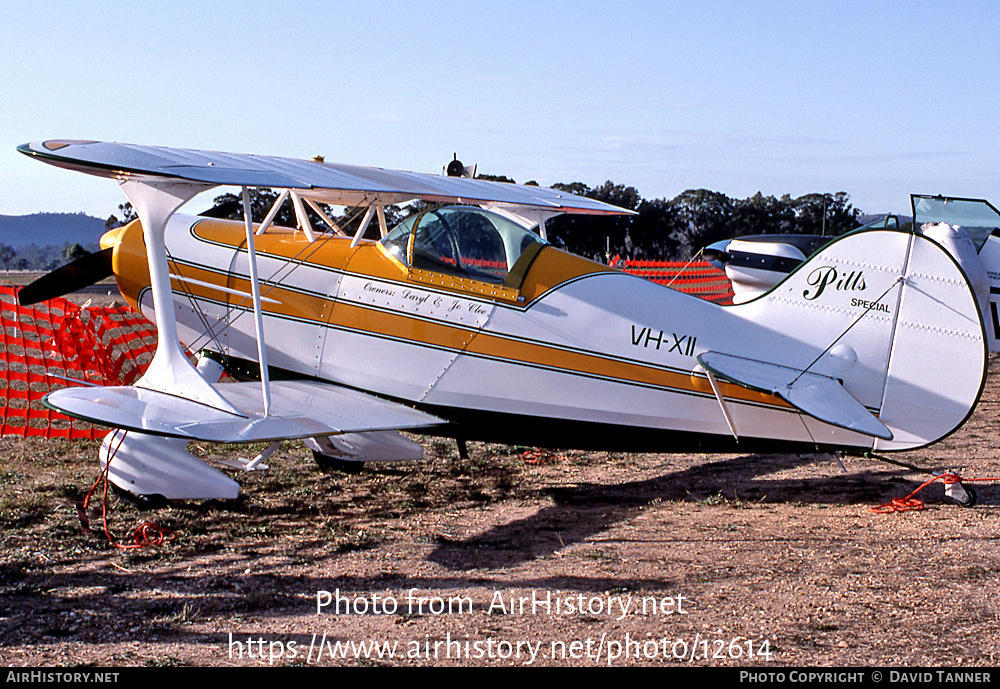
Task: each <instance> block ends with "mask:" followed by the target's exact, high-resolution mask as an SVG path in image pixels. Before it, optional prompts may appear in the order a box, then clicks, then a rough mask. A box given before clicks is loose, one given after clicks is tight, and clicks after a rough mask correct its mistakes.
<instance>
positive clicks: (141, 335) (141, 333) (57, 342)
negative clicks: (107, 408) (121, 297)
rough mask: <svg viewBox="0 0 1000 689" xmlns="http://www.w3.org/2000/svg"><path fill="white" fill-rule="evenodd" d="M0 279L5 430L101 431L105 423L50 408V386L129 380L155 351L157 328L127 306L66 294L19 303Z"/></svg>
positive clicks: (1, 420)
mask: <svg viewBox="0 0 1000 689" xmlns="http://www.w3.org/2000/svg"><path fill="white" fill-rule="evenodd" d="M15 294H16V288H15V287H13V286H10V285H0V327H2V330H0V412H2V413H0V435H20V436H44V437H47V438H100V437H103V436H104V435H105V434H106V433H107V429H103V428H100V427H95V426H93V425H92V424H89V423H85V422H83V421H79V420H75V419H70V418H69V417H67V416H65V415H63V414H59V413H58V412H55V411H52V410H51V409H49V408H47V407H46V406H45V405H44V404H42V397H44V396H45V395H46V394H47V393H49V392H51V391H53V390H58V389H59V388H64V387H68V386H73V385H86V384H90V385H129V384H131V383H133V382H134V381H135V380H137V379H138V378H139V376H140V375H142V372H143V371H144V370H145V367H146V365H147V364H148V363H149V361H150V360H151V359H152V358H153V354H154V353H155V352H156V328H155V326H154V325H153V324H151V323H150V322H149V321H147V320H146V319H145V318H144V317H143V316H141V315H140V314H138V313H136V312H135V311H133V310H132V309H131V308H129V307H127V306H113V307H86V308H84V307H81V306H77V305H76V304H74V303H72V302H69V301H67V300H65V299H52V300H50V301H48V302H46V303H44V304H37V305H35V306H18V304H17V298H16V296H15Z"/></svg>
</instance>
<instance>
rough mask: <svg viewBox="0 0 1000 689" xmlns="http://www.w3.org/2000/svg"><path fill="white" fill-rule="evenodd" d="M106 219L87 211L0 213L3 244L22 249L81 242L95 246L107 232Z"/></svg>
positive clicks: (87, 246) (1, 242) (0, 235)
mask: <svg viewBox="0 0 1000 689" xmlns="http://www.w3.org/2000/svg"><path fill="white" fill-rule="evenodd" d="M104 232H105V227H104V221H103V220H101V219H100V218H94V217H91V216H89V215H85V214H84V213H35V214H33V215H0V244H7V245H9V246H12V247H14V248H15V249H20V248H22V247H25V246H29V245H31V244H35V245H37V246H45V245H54V246H63V245H65V244H80V245H81V246H83V247H85V248H88V249H93V248H94V247H96V246H97V244H98V242H99V241H100V239H101V235H102V234H104Z"/></svg>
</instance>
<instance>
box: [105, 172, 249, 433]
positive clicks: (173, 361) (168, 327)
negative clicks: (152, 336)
mask: <svg viewBox="0 0 1000 689" xmlns="http://www.w3.org/2000/svg"><path fill="white" fill-rule="evenodd" d="M211 186H213V185H204V184H194V183H191V182H168V181H162V182H152V181H146V180H143V181H135V180H129V179H126V180H124V181H122V182H121V188H122V191H123V192H124V193H125V196H127V197H128V199H129V201H131V203H132V207H133V208H134V209H135V212H136V214H137V215H138V216H139V221H140V222H141V223H142V235H143V238H144V239H145V242H146V259H147V261H148V263H149V280H150V285H151V287H152V288H153V309H154V311H155V314H156V335H157V343H156V354H155V355H154V356H153V360H152V361H151V362H150V363H149V368H147V369H146V373H145V374H144V375H143V376H142V378H141V379H140V380H139V381H138V382H137V383H136V387H141V388H148V389H152V390H158V391H161V392H162V391H171V392H173V393H174V394H176V395H179V396H182V397H186V398H188V399H190V400H192V401H195V402H200V403H201V404H205V405H208V406H209V407H212V408H214V409H218V410H221V411H225V412H228V413H230V414H234V415H237V416H241V417H242V416H244V414H243V413H241V412H240V411H239V410H238V409H237V408H236V407H234V406H233V405H232V404H230V403H229V402H228V401H227V400H226V399H225V398H224V397H223V396H222V395H220V394H219V393H218V392H217V391H216V390H215V389H214V388H213V387H212V386H211V385H209V384H208V383H207V382H206V381H205V379H204V378H202V377H201V374H199V373H198V371H196V370H195V368H194V366H193V365H192V364H191V362H190V361H188V358H187V355H186V354H185V353H184V350H183V349H181V344H180V339H179V338H178V336H177V318H176V316H175V314H174V300H173V294H172V293H171V290H170V270H169V266H168V263H167V248H166V242H165V238H164V235H165V230H166V226H167V221H168V220H170V217H171V216H172V215H173V214H174V212H175V211H176V210H177V209H178V208H180V207H181V206H182V205H184V204H185V203H187V202H188V201H190V200H191V199H192V198H194V197H195V196H196V195H197V194H199V193H200V192H202V191H204V190H205V189H208V188H211Z"/></svg>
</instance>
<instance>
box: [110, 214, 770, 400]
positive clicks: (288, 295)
mask: <svg viewBox="0 0 1000 689" xmlns="http://www.w3.org/2000/svg"><path fill="white" fill-rule="evenodd" d="M135 226H136V227H135V229H136V230H137V231H128V230H127V231H124V232H122V233H120V234H119V236H118V238H117V239H118V241H117V243H116V248H115V258H114V268H115V273H116V275H117V276H118V281H119V288H120V289H121V291H122V294H123V295H124V296H125V298H126V299H127V300H128V301H129V302H130V303H131V304H132V305H133V306H134V307H135V306H137V300H138V296H139V294H140V292H141V290H142V289H144V288H145V287H148V285H149V276H148V268H147V266H146V257H145V247H144V245H143V243H142V233H141V228H138V223H135ZM130 227H131V226H130ZM191 233H192V235H194V236H195V237H197V238H198V239H200V240H201V241H205V242H209V243H211V244H215V245H217V246H222V247H226V248H229V249H231V250H232V251H233V252H234V253H235V252H236V251H245V250H246V249H245V247H246V235H245V233H244V229H243V225H242V224H241V223H236V222H228V221H219V220H208V219H206V220H199V221H197V222H196V223H195V224H194V225H193V226H192V228H191ZM255 247H256V251H257V253H258V255H259V256H263V257H270V258H278V259H282V260H284V261H287V262H296V263H301V264H302V265H303V266H308V267H310V268H318V269H322V270H326V271H330V272H331V273H339V274H343V275H355V276H360V277H364V278H371V279H374V280H384V281H387V282H392V283H398V284H402V285H408V286H411V287H413V288H416V289H422V290H432V291H441V292H446V293H451V294H455V295H461V296H462V297H464V298H466V299H472V300H480V301H483V302H486V303H497V304H499V305H500V306H498V308H517V309H524V308H530V304H531V303H532V301H534V300H536V299H538V298H540V297H541V296H542V295H544V294H545V293H546V292H548V291H550V290H553V289H556V288H558V287H559V286H560V285H562V284H564V283H566V282H568V281H570V280H575V279H579V278H581V277H586V276H589V275H597V274H600V273H609V272H614V271H612V270H611V269H609V268H606V267H605V266H601V265H599V264H596V263H594V262H592V261H588V260H586V259H583V258H580V257H578V256H574V255H572V254H569V253H566V252H563V251H560V250H558V249H555V248H553V247H547V248H546V249H545V250H543V251H541V252H540V253H539V254H538V257H537V258H536V259H535V262H534V264H533V265H532V266H531V268H530V269H529V271H528V273H527V275H526V276H525V279H524V283H523V284H522V287H521V290H520V292H519V293H518V292H517V291H514V290H510V292H512V293H513V294H509V293H504V294H502V295H500V296H496V297H493V298H488V297H486V296H484V294H483V292H482V291H481V290H479V289H476V290H472V289H469V288H468V285H465V284H464V283H469V282H472V281H470V280H463V279H460V278H459V279H455V280H451V281H449V280H443V281H442V282H441V284H435V285H433V286H431V285H428V283H427V282H426V281H422V280H413V279H412V278H411V276H410V274H409V273H408V272H407V271H406V269H405V267H403V266H401V265H400V264H398V263H396V262H395V261H393V260H391V258H390V257H389V256H387V255H386V254H385V253H383V252H382V251H381V250H380V249H379V247H378V245H377V243H375V242H370V241H363V242H362V243H360V244H359V245H358V246H357V247H355V248H352V247H350V240H349V239H347V238H343V237H337V236H331V235H321V236H320V237H319V238H317V241H316V242H314V243H309V242H308V241H307V240H306V239H305V236H304V235H303V234H302V233H301V232H295V231H294V230H290V229H287V228H274V229H271V230H268V232H266V233H265V234H263V235H259V236H257V237H256V238H255ZM170 270H171V272H172V273H174V274H175V275H179V276H181V277H184V278H191V279H193V280H197V281H198V282H201V283H214V284H218V285H220V286H225V287H226V288H228V289H230V290H237V291H240V292H245V293H247V294H249V292H250V281H249V279H247V278H243V277H239V276H236V275H233V274H231V273H229V272H228V271H225V270H219V269H216V268H211V267H209V266H205V265H199V264H196V263H195V262H193V261H187V260H185V261H181V260H176V261H173V260H172V261H171V262H170ZM262 277H263V278H265V279H266V276H262ZM171 287H172V289H173V290H174V292H175V293H177V294H182V295H189V296H191V297H193V298H196V299H204V300H208V301H212V302H216V303H224V304H227V305H228V306H230V307H232V308H235V309H246V310H250V309H252V306H251V304H250V300H249V299H247V298H244V297H240V296H238V295H233V294H230V293H227V292H223V291H221V290H215V289H212V288H211V287H208V286H206V285H201V284H196V283H193V282H187V281H184V280H176V279H175V280H171ZM487 287H489V288H495V287H496V286H495V285H488V286H487ZM483 289H486V288H483ZM261 292H262V294H263V295H264V296H266V297H268V299H273V300H275V301H276V302H277V303H265V304H264V305H263V308H264V312H265V313H266V314H268V315H271V316H275V317H279V318H289V319H294V320H298V321H303V322H307V323H311V324H314V325H316V326H319V327H334V328H340V329H344V330H348V331H353V332H359V333H363V334H366V335H370V336H374V337H391V338H393V339H397V340H400V341H404V342H407V343H409V344H413V345H417V346H429V347H435V348H439V349H446V350H449V351H454V352H462V353H465V354H467V355H470V356H477V357H486V358H490V359H494V360H498V361H504V362H508V363H511V364H519V365H528V366H535V367H540V368H545V369H549V370H555V371H564V372H567V373H573V374H582V375H587V376H593V377H598V378H604V379H607V380H613V381H617V382H622V383H626V384H637V385H643V386H653V387H657V388H663V389H666V390H672V391H676V392H682V393H694V394H698V395H712V390H711V387H710V385H709V383H708V380H707V379H706V378H704V377H701V376H694V375H692V374H691V373H689V372H685V371H677V370H670V369H666V368H662V367H656V366H651V365H648V364H644V363H638V362H634V361H630V360H627V359H623V358H620V357H613V356H608V355H602V354H599V353H596V352H588V351H581V350H574V349H569V348H565V347H560V346H557V345H552V344H543V343H540V342H535V341H530V340H525V339H523V338H517V337H514V336H508V335H504V334H501V333H495V332H489V331H482V330H479V329H477V328H476V327H475V326H473V325H468V326H461V325H455V324H447V323H442V322H440V321H436V320H434V319H431V318H427V317H420V316H416V315H413V314H407V313H403V312H400V311H397V310H393V309H390V308H386V307H381V308H379V307H375V306H372V305H369V304H359V303H355V302H351V301H345V300H343V299H340V300H335V299H334V298H331V297H329V296H327V295H320V294H310V293H308V292H306V291H303V290H300V289H296V288H294V287H289V286H285V285H274V284H266V283H265V284H262V285H261ZM517 296H520V297H521V299H517ZM720 388H721V392H722V394H723V395H724V396H725V397H726V398H729V399H733V400H739V401H745V402H750V403H755V404H765V405H768V406H774V407H781V408H789V405H788V404H787V403H785V402H784V400H781V399H780V398H778V397H775V396H773V395H770V394H767V393H762V392H758V391H755V390H749V389H747V388H744V387H742V386H738V385H735V384H731V383H725V382H723V381H720Z"/></svg>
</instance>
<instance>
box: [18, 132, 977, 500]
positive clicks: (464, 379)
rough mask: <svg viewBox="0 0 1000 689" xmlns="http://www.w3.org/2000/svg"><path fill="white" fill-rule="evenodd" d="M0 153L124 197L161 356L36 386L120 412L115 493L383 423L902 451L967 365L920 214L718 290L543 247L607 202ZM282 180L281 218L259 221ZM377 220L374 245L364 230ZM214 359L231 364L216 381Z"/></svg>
mask: <svg viewBox="0 0 1000 689" xmlns="http://www.w3.org/2000/svg"><path fill="white" fill-rule="evenodd" d="M19 150H20V151H21V152H23V153H25V154H27V155H29V156H32V157H35V158H38V159H39V160H42V161H44V162H47V163H51V164H53V165H56V166H59V167H64V168H69V169H72V170H77V171H81V172H86V173H89V174H94V175H99V176H104V177H108V178H111V179H114V180H116V181H117V182H118V183H119V184H120V186H121V188H122V190H123V191H124V193H125V195H126V196H127V197H128V199H129V201H130V202H131V203H132V206H133V207H134V209H135V210H136V212H137V214H138V217H139V220H138V221H137V222H133V223H131V224H129V225H126V226H125V227H123V228H120V229H117V230H113V231H111V232H109V233H108V234H107V235H106V236H105V237H104V239H103V241H102V245H103V246H104V247H105V249H106V251H107V252H108V253H110V254H111V256H112V262H111V263H112V268H113V272H114V274H115V276H116V277H117V281H118V285H119V288H120V290H121V293H122V294H123V295H124V297H125V298H126V299H127V300H128V301H129V302H130V303H131V304H132V305H134V306H135V307H136V308H138V309H140V310H141V311H142V312H143V313H145V314H147V315H148V316H150V317H151V318H155V322H156V326H157V331H158V338H159V339H158V347H157V352H156V356H155V357H154V359H153V361H152V362H151V364H150V366H149V368H148V370H147V372H146V373H145V375H144V376H143V377H142V379H141V380H140V381H138V383H137V384H136V385H135V386H132V387H105V388H100V387H89V388H68V389H64V390H59V391H56V392H53V393H50V394H49V395H48V396H47V398H46V404H48V405H49V406H51V407H52V408H54V409H57V410H58V411H61V412H64V413H66V414H68V415H70V416H73V417H77V418H81V419H86V420H89V421H93V422H96V423H99V424H104V425H108V426H111V427H114V428H116V429H120V430H118V431H115V432H112V433H111V434H109V436H108V437H107V438H106V439H105V441H104V444H103V446H102V461H104V462H107V461H108V459H109V457H111V456H113V457H114V461H113V462H112V464H111V466H110V477H111V480H112V481H113V482H114V483H115V484H116V485H117V486H119V487H120V488H122V489H124V490H127V491H129V492H131V493H133V494H136V495H147V496H148V495H161V496H163V497H165V498H168V499H189V498H234V497H236V496H237V494H238V492H239V486H238V484H237V483H236V482H235V481H233V480H232V479H230V478H229V477H228V476H226V475H225V474H223V473H222V472H220V471H218V470H216V469H214V468H211V467H209V466H208V465H206V464H205V463H203V462H202V461H201V460H200V459H198V458H196V457H194V456H193V455H191V454H190V453H188V452H187V451H186V446H187V444H188V442H189V441H191V440H206V441H215V442H226V443H248V442H261V441H270V442H271V443H272V444H271V446H270V447H269V450H270V449H272V448H273V447H275V446H276V444H277V443H278V442H280V441H281V440H285V439H293V438H301V439H305V440H306V442H307V443H308V444H310V446H311V447H312V448H313V450H314V451H315V452H317V453H319V454H320V455H321V456H330V457H344V458H347V459H352V460H356V461H361V460H369V461H370V460H394V459H415V458H419V457H420V456H421V451H420V446H419V445H417V444H416V443H413V442H412V441H410V440H408V439H406V438H405V437H404V436H402V435H400V434H399V433H397V432H396V431H399V430H408V431H413V432H416V433H430V434H437V435H442V436H448V437H453V438H456V439H459V440H460V441H464V440H490V441H500V442H506V443H514V444H523V445H536V446H545V447H561V448H570V447H572V448H581V449H619V450H630V449H636V450H637V449H643V450H657V451H664V452H670V451H716V450H718V451H730V452H732V451H747V450H753V449H761V448H767V449H769V450H788V451H795V450H799V451H808V452H812V451H816V450H817V449H819V450H830V451H835V450H843V451H849V452H871V451H889V450H905V449H910V448H916V447H921V446H924V445H927V444H930V443H933V442H935V441H937V440H939V439H941V438H942V437H944V436H946V435H948V434H949V433H951V432H953V431H954V430H955V429H956V428H958V427H959V426H961V425H962V423H963V422H964V421H965V420H966V419H967V418H968V416H969V414H970V413H971V411H972V409H973V408H974V407H975V405H976V403H977V401H978V399H979V396H980V394H981V392H982V389H983V385H984V381H985V377H986V363H987V342H986V335H985V333H984V328H983V319H982V316H981V311H980V308H979V305H978V304H977V298H976V295H975V294H974V293H973V290H972V289H971V288H970V286H969V282H968V280H967V278H966V276H965V274H964V273H963V271H962V269H961V268H960V267H959V265H958V264H957V263H956V262H955V260H953V258H952V257H951V256H950V255H949V254H948V253H947V252H946V251H945V250H943V249H942V248H941V247H940V246H939V245H938V243H936V242H934V241H932V240H931V239H929V238H927V237H925V236H923V235H922V234H920V233H910V232H903V231H898V230H866V231H863V232H858V233H854V234H849V235H846V236H844V237H841V238H839V239H837V240H835V241H833V242H831V243H829V244H828V245H826V246H825V247H824V248H823V249H822V250H821V251H819V252H818V253H816V254H815V255H813V256H811V257H810V258H808V259H807V260H805V261H804V262H803V263H802V265H801V266H800V267H799V268H798V269H797V270H795V271H794V272H792V273H791V274H790V275H788V276H787V277H785V278H784V279H783V280H782V281H781V282H780V283H779V284H777V285H776V286H775V287H773V288H772V289H770V290H769V291H767V292H766V293H765V294H762V295H760V296H758V297H757V298H755V299H752V300H750V301H747V302H746V303H742V304H739V305H734V306H719V305H716V304H713V303H711V302H708V301H704V300H700V299H698V298H695V297H693V296H690V295H686V294H683V293H681V292H677V291H674V290H672V289H669V288H666V287H662V286H660V285H657V284H655V283H653V282H649V281H646V280H644V279H642V278H639V277H635V276H632V275H628V274H625V273H622V272H619V271H616V270H613V269H610V268H608V267H606V266H603V265H600V264H597V263H594V262H591V261H588V260H585V259H583V258H579V257H577V256H574V255H571V254H568V253H566V252H564V251H561V250H559V249H556V248H554V247H552V246H551V245H549V244H548V243H547V241H546V233H545V222H546V220H547V219H548V218H551V217H552V216H554V215H557V214H559V213H589V214H618V213H625V212H627V211H623V210H622V209H619V208H616V207H613V206H609V205H607V204H604V203H600V202H598V201H594V200H591V199H587V198H582V197H578V196H574V195H571V194H567V193H564V192H560V191H556V190H552V189H543V188H539V187H533V186H518V185H512V184H502V183H495V182H486V181H480V180H475V179H467V178H463V177H448V176H438V175H425V174H415V173H409V172H394V171H388V170H382V169H375V168H362V167H353V166H345V165H333V164H329V163H325V162H323V161H321V160H319V159H316V160H312V161H304V160H290V159H283V158H271V157H262V156H255V155H232V154H223V153H214V152H203V151H188V150H177V149H168V148H154V147H143V146H129V145H121V144H112V143H100V142H86V141H45V142H40V143H31V144H25V145H23V146H21V147H20V148H19ZM221 185H227V186H229V185H232V186H237V187H242V196H243V207H244V209H246V210H245V218H244V221H243V222H238V221H227V220H218V219H212V218H205V217H196V216H185V215H181V214H179V213H177V211H178V209H179V208H180V207H181V206H182V205H183V204H184V203H186V202H187V201H188V200H190V199H191V198H192V197H194V196H195V195H196V194H198V193H200V192H203V191H205V190H209V189H212V188H215V187H217V186H221ZM250 187H270V188H274V189H280V190H283V191H282V194H281V196H280V197H279V199H278V202H277V203H276V204H275V206H274V208H272V210H271V212H270V213H269V214H268V215H267V217H264V218H261V219H255V218H253V217H251V214H250V210H249V209H250V207H251V204H250V203H249V190H248V189H249V188H250ZM286 199H290V200H291V202H292V203H293V205H294V207H295V209H296V215H297V217H298V218H299V227H298V228H287V227H275V226H273V225H272V220H273V218H274V216H275V214H276V212H277V210H278V206H279V205H280V204H281V203H283V202H285V200H286ZM415 199H419V200H424V201H432V202H440V203H445V204H455V205H451V206H441V207H439V206H432V207H431V209H430V210H426V211H424V212H421V213H415V214H413V215H411V216H410V217H409V218H407V219H406V220H405V221H404V222H403V223H402V224H400V225H399V226H397V227H395V228H388V227H386V223H385V216H384V213H383V208H384V206H386V205H387V204H399V203H403V202H407V201H411V200H415ZM319 204H330V205H334V206H351V207H357V206H362V207H365V206H366V207H367V211H366V213H365V216H364V220H363V222H362V223H361V224H360V226H359V228H358V230H357V231H356V232H354V233H353V234H352V235H348V234H345V233H344V232H343V231H342V230H341V229H340V228H339V227H338V226H337V225H336V223H335V222H333V221H332V220H330V221H329V225H330V227H331V229H332V231H331V232H324V233H318V232H316V231H315V230H314V228H313V227H312V226H311V224H310V222H309V220H308V215H307V213H306V212H305V211H304V209H305V207H306V206H309V207H311V208H312V209H313V210H314V211H316V212H318V213H319V215H320V216H322V217H325V216H324V214H323V212H322V208H321V207H320V205H319ZM257 220H259V222H257ZM327 220H329V218H327ZM373 222H375V223H377V224H378V226H379V229H380V230H381V239H379V240H377V241H373V240H366V239H363V238H362V237H363V235H364V233H365V230H366V228H367V227H368V226H369V225H370V224H371V223H373ZM185 348H186V349H188V350H190V351H192V352H198V354H199V359H198V363H197V365H196V366H195V365H194V364H192V363H191V362H190V361H189V359H188V357H187V355H186V354H185ZM227 370H228V371H229V372H230V373H231V374H233V375H234V376H235V377H237V378H238V379H239V376H240V374H241V372H242V374H243V375H244V377H243V379H242V380H243V382H226V383H220V382H218V381H219V380H220V377H221V375H222V373H223V372H224V371H227ZM247 374H250V376H251V377H252V378H254V380H247V379H246V377H247ZM257 378H259V380H256V379H257ZM267 454H268V451H265V452H263V453H261V455H259V456H258V457H256V458H255V459H253V460H252V461H250V462H248V463H245V468H248V469H253V468H256V467H259V466H260V465H261V462H262V461H263V459H264V458H265V457H266V455H267ZM949 490H950V491H951V494H952V495H954V496H957V497H958V499H959V501H961V500H962V499H964V498H963V496H964V495H965V493H964V492H963V489H962V486H961V485H960V484H955V485H954V486H952V487H949Z"/></svg>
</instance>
